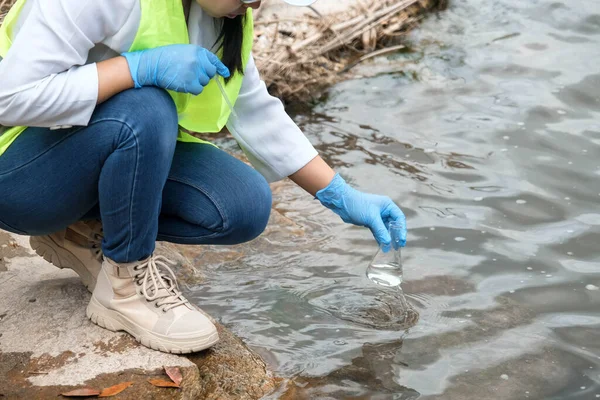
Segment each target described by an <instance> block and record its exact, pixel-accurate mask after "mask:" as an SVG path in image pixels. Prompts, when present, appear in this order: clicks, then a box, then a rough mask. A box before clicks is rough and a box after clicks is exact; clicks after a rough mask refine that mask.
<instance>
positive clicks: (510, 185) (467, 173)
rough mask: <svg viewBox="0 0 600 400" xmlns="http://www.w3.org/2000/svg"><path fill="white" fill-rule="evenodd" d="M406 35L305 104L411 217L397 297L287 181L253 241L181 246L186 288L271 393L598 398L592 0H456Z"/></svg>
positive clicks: (598, 84) (337, 158) (323, 143)
mask: <svg viewBox="0 0 600 400" xmlns="http://www.w3.org/2000/svg"><path fill="white" fill-rule="evenodd" d="M411 40H412V42H413V43H412V46H411V48H412V52H410V53H406V52H405V53H399V54H397V55H390V56H388V57H383V58H380V59H376V60H373V62H371V63H366V64H364V65H361V66H358V67H356V69H354V70H353V71H356V72H357V73H360V74H362V75H363V76H364V78H361V79H356V80H353V81H348V82H345V83H342V84H340V85H337V86H336V87H334V88H333V89H332V90H331V92H330V94H329V96H328V100H327V102H325V103H324V104H323V105H321V106H318V107H317V108H316V109H315V110H314V111H313V112H312V113H305V114H302V115H298V116H297V118H296V119H297V121H298V122H299V124H300V125H301V126H302V127H303V128H304V130H305V131H306V132H307V134H308V135H309V137H310V138H311V140H312V142H313V143H315V145H316V146H317V147H318V149H319V151H320V152H321V153H322V154H323V155H324V157H325V158H326V159H327V160H328V161H329V162H330V163H331V164H332V165H334V166H335V167H336V168H337V169H338V170H339V171H340V172H341V173H342V174H344V176H345V177H346V178H347V180H348V181H349V182H351V183H353V184H354V185H357V186H359V187H360V188H361V189H363V190H365V191H370V192H376V193H386V194H388V195H389V196H390V197H392V198H393V199H394V200H395V201H397V202H398V203H399V204H400V205H401V206H402V208H403V210H404V211H405V214H406V215H407V218H408V226H409V238H408V242H409V243H408V247H407V249H406V250H405V251H403V257H404V263H403V264H404V283H403V284H402V289H403V293H404V294H403V298H397V297H394V295H390V294H381V293H379V292H378V291H377V290H375V289H374V288H373V287H371V286H369V283H368V281H367V280H366V278H365V277H364V271H365V268H366V266H367V265H368V263H369V261H370V258H371V256H372V254H374V252H375V251H376V248H377V247H376V244H375V243H374V241H373V240H372V238H371V236H370V233H369V232H368V231H367V230H364V229H359V228H353V227H350V226H348V225H345V224H343V223H341V222H340V221H339V219H338V218H337V217H336V216H335V215H333V214H332V213H330V212H328V211H327V210H324V209H323V208H322V207H320V206H319V204H318V203H317V202H315V201H314V200H313V199H311V198H310V196H307V195H306V194H304V193H303V192H302V191H301V190H300V189H297V188H295V187H293V185H291V184H290V183H282V184H278V185H276V186H274V199H275V212H274V213H273V216H272V221H271V224H270V226H269V228H268V231H267V232H266V234H265V235H263V236H262V237H260V238H259V239H257V240H256V241H254V242H253V243H250V244H246V245H242V246H236V247H233V248H229V247H228V248H216V247H209V248H200V249H198V248H190V250H188V251H189V252H190V253H189V254H188V256H189V257H190V258H191V259H193V260H194V261H195V262H196V263H198V264H200V263H202V264H203V265H204V266H205V268H204V269H205V270H206V271H207V284H206V285H203V286H201V287H199V288H197V290H196V291H195V293H194V295H193V297H194V298H195V300H196V302H197V303H198V304H200V305H202V306H203V307H204V308H205V309H206V310H207V311H209V312H210V313H211V314H212V315H215V316H216V317H218V318H219V319H220V320H221V321H222V322H224V323H225V324H227V325H228V326H230V327H231V329H233V331H234V332H235V333H237V334H238V335H240V336H242V337H243V338H244V339H245V340H246V342H247V343H249V344H250V345H251V346H253V347H254V348H255V349H256V350H257V351H258V352H259V353H260V354H261V355H262V356H263V357H264V358H265V359H266V360H267V361H268V362H269V365H270V366H271V367H272V368H273V369H274V370H275V372H276V373H277V374H279V375H281V376H284V377H287V378H289V379H290V381H288V382H287V386H285V387H283V388H281V390H280V391H279V392H278V393H276V394H274V395H273V396H272V398H278V397H283V398H294V399H295V398H336V399H337V398H369V399H378V398H381V399H388V398H398V399H416V398H419V399H445V400H447V399H450V400H452V399H477V400H480V399H526V398H530V399H590V398H597V397H599V396H600V345H598V343H600V313H599V311H598V310H599V306H600V290H597V288H598V287H599V286H600V248H599V246H598V243H600V212H599V211H598V204H599V201H600V179H599V178H600V123H599V122H598V121H599V120H600V119H599V118H600V75H599V74H598V65H600V50H599V49H600V46H599V43H598V42H599V41H600V14H599V9H598V2H597V0H573V1H569V2H566V1H564V0H563V1H556V0H538V1H533V2H519V1H515V0H499V1H495V2H489V1H484V0H456V1H454V2H452V3H451V5H450V8H449V9H448V10H447V11H445V12H444V13H443V14H442V15H441V16H440V18H430V19H429V20H428V21H426V22H425V24H424V25H423V26H422V28H420V29H419V30H417V31H415V32H414V33H413V34H412V35H411ZM399 69H402V70H403V71H402V72H398V70H399ZM222 144H223V145H224V147H225V148H229V149H233V148H234V146H232V145H231V144H230V142H227V141H224V143H222ZM227 146H229V147H227ZM396 295H399V294H398V293H396ZM405 300H406V301H407V302H408V304H409V305H410V307H406V306H402V307H397V305H398V304H403V303H402V302H403V301H405ZM407 310H412V311H410V312H408V313H407Z"/></svg>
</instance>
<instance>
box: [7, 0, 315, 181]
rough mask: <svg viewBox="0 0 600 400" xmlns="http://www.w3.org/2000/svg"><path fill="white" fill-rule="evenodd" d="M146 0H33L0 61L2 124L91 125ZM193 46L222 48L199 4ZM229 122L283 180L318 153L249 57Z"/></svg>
mask: <svg viewBox="0 0 600 400" xmlns="http://www.w3.org/2000/svg"><path fill="white" fill-rule="evenodd" d="M140 15H141V11H140V3H139V0H101V1H98V0H53V1H47V0H28V1H27V2H26V3H25V5H24V8H23V11H22V12H21V14H20V15H19V18H18V21H17V24H16V27H15V29H14V31H13V32H12V35H13V37H12V40H13V45H12V47H11V48H10V50H9V52H8V54H7V55H6V57H5V58H4V59H3V60H2V61H0V124H1V125H5V126H17V125H24V126H38V127H57V126H65V125H67V126H68V125H80V126H85V125H87V124H88V122H89V120H90V118H91V115H92V113H93V111H94V109H95V107H96V102H97V98H98V71H97V67H96V64H95V63H96V62H98V61H102V60H105V59H108V58H112V57H116V56H118V55H119V54H121V53H123V52H126V51H128V50H129V48H130V47H131V44H132V43H133V40H134V38H135V35H136V32H137V28H138V26H139V24H140ZM188 21H189V23H188V31H189V36H190V43H193V44H197V45H200V46H202V47H205V48H207V49H209V50H213V51H216V49H215V48H213V45H214V43H215V41H216V38H217V33H218V32H217V28H216V27H217V24H215V21H214V19H213V18H212V17H210V16H209V15H207V14H206V13H204V12H203V10H202V8H201V7H200V6H199V5H198V4H197V3H196V2H195V1H192V5H191V9H190V15H189V19H188ZM234 108H235V113H236V114H237V118H236V117H235V116H233V115H232V116H231V117H230V118H229V121H228V123H227V127H228V128H229V130H230V132H231V133H232V134H233V136H234V137H235V139H236V140H237V141H238V143H239V144H240V146H241V147H242V149H243V150H244V152H245V153H246V155H247V156H248V159H249V160H250V161H251V163H252V164H253V166H254V167H255V168H256V169H257V170H258V171H259V172H260V173H261V174H262V175H263V176H265V178H266V179H267V180H268V181H276V180H279V179H282V178H284V177H286V176H289V175H291V174H293V173H294V172H296V171H298V170H299V169H300V168H302V167H303V166H305V165H306V164H307V163H308V162H309V161H310V160H312V159H313V158H314V157H315V156H316V155H317V151H316V150H315V149H314V147H313V146H312V145H311V144H310V142H309V141H308V139H307V138H306V137H305V136H304V134H303V133H302V132H301V131H300V129H299V128H298V127H297V126H296V124H295V123H294V122H293V121H292V120H291V118H290V117H289V116H288V115H287V114H286V112H285V110H284V108H283V105H282V103H281V102H280V101H279V100H278V99H277V98H274V97H272V96H271V95H269V93H268V92H267V89H266V86H265V84H264V82H263V81H261V79H260V77H259V73H258V70H257V68H256V66H255V64H254V60H253V59H252V58H250V60H249V62H248V64H247V65H246V68H245V70H244V79H243V83H242V87H241V90H240V93H239V96H238V98H237V101H236V103H235V107H234Z"/></svg>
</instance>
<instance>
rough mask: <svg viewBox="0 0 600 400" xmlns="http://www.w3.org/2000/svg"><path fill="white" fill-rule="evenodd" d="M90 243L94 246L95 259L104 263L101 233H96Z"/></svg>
mask: <svg viewBox="0 0 600 400" xmlns="http://www.w3.org/2000/svg"><path fill="white" fill-rule="evenodd" d="M89 241H90V243H91V245H92V253H94V258H95V259H96V260H98V261H100V262H102V235H101V234H99V233H94V235H93V236H92V237H90V238H89Z"/></svg>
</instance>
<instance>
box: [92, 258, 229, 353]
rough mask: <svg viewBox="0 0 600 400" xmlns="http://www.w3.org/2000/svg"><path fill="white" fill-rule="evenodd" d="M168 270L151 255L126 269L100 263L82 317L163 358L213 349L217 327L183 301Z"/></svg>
mask: <svg viewBox="0 0 600 400" xmlns="http://www.w3.org/2000/svg"><path fill="white" fill-rule="evenodd" d="M169 264H173V262H171V261H169V260H168V259H167V258H166V257H163V256H154V255H153V256H150V257H149V258H147V259H145V260H143V261H138V262H133V263H127V264H118V263H115V262H114V261H112V260H110V259H108V258H106V257H105V259H104V262H103V264H102V268H101V270H100V274H99V275H98V283H97V284H96V289H94V293H93V294H92V299H91V300H90V303H89V305H88V307H87V316H88V317H89V318H90V319H91V320H92V322H94V323H95V324H98V325H100V326H101V327H103V328H106V329H109V330H111V331H119V330H122V331H125V332H127V333H129V334H131V335H132V336H133V337H135V339H136V340H137V341H138V342H140V343H141V344H143V345H144V346H147V347H150V348H152V349H155V350H160V351H164V352H167V353H179V354H180V353H191V352H194V351H199V350H203V349H206V348H208V347H210V346H212V345H213V344H215V343H217V342H218V341H219V334H218V333H217V329H216V327H215V326H214V325H213V323H212V322H211V321H210V320H209V319H208V318H207V317H206V316H205V315H204V314H202V312H200V311H199V310H198V309H197V307H195V306H193V305H192V304H190V303H189V302H188V301H187V300H186V299H185V298H184V297H183V295H182V294H181V292H180V291H179V288H178V286H177V282H176V278H175V274H174V273H173V271H172V270H171V268H170V267H169Z"/></svg>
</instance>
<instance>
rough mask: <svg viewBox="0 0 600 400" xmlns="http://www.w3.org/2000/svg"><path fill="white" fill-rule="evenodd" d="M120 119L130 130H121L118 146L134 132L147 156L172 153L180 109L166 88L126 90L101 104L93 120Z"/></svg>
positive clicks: (170, 154) (168, 156) (159, 156)
mask: <svg viewBox="0 0 600 400" xmlns="http://www.w3.org/2000/svg"><path fill="white" fill-rule="evenodd" d="M106 119H110V120H113V121H114V120H118V121H119V122H120V123H122V124H123V125H124V126H126V127H127V128H129V129H121V131H120V135H119V136H118V138H117V142H116V143H115V146H120V145H123V143H124V142H127V141H129V140H131V139H132V138H131V135H134V136H135V138H134V140H135V141H136V145H138V146H141V147H142V148H143V149H144V150H146V151H147V152H148V155H152V156H156V157H158V159H157V161H160V158H161V155H164V156H165V157H164V158H165V159H166V160H169V161H170V159H171V158H172V156H173V152H174V150H175V144H176V142H177V135H178V132H179V123H178V116H177V108H176V107H175V103H174V102H173V99H172V98H171V96H170V95H169V94H168V93H167V91H165V90H163V89H160V88H156V87H143V88H140V89H129V90H125V91H123V92H121V93H119V94H118V95H116V96H114V97H113V98H111V99H110V100H109V101H107V102H105V103H103V104H101V105H100V106H99V108H98V112H97V113H96V114H95V116H94V117H93V118H92V121H91V122H92V123H93V122H100V121H105V120H106Z"/></svg>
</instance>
